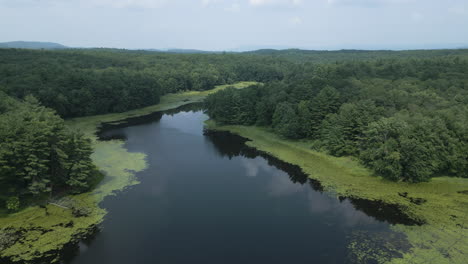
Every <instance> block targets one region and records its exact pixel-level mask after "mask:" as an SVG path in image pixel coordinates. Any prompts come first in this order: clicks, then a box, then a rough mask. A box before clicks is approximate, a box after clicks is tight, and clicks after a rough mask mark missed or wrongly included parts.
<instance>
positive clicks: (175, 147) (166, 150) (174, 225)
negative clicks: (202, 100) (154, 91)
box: [71, 109, 392, 264]
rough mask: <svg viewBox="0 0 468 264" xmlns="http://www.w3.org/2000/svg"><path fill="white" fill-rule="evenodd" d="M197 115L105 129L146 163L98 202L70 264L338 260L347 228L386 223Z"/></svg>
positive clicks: (375, 228) (374, 229)
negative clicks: (208, 128)
mask: <svg viewBox="0 0 468 264" xmlns="http://www.w3.org/2000/svg"><path fill="white" fill-rule="evenodd" d="M207 118H208V117H207V116H206V115H205V114H204V113H203V112H202V111H197V110H195V111H189V110H184V109H180V110H178V112H177V111H175V112H174V111H173V112H171V113H165V114H153V115H151V116H149V117H146V118H143V119H140V120H136V121H135V120H134V122H133V123H132V122H131V124H129V125H128V126H127V127H120V128H113V129H106V131H105V132H104V133H103V134H102V136H104V137H108V138H116V137H117V138H125V139H126V147H127V148H128V149H129V151H131V152H142V153H145V154H146V155H147V161H148V164H149V166H148V168H147V169H146V170H145V171H143V172H140V173H138V174H137V177H138V179H139V180H140V181H141V184H139V185H136V186H133V187H130V188H129V189H128V190H126V191H124V192H121V193H119V194H118V195H117V196H113V197H109V198H107V199H106V200H105V201H104V202H103V203H102V206H103V207H104V208H106V209H107V210H108V211H109V214H108V215H107V217H106V218H105V221H104V223H103V224H102V230H101V231H100V232H99V233H97V234H96V235H95V237H94V238H93V239H92V240H90V241H88V242H83V243H81V244H80V249H79V251H78V252H77V255H76V256H75V257H74V258H73V259H72V260H71V263H72V264H131V263H138V264H146V263H148V264H150V263H151V264H158V263H160V264H172V263H174V264H175V263H177V264H179V263H203V264H211V263H213V264H221V263H223V264H229V263H233V264H234V263H236V264H238V263H243V264H247V263H252V264H261V263H268V264H272V263H291V264H295V263H347V262H348V260H349V259H348V257H347V256H348V255H349V251H348V249H347V246H348V245H349V242H350V241H349V240H350V237H351V234H353V232H356V231H359V232H365V233H366V234H372V233H379V234H381V233H382V232H390V231H389V222H392V220H391V219H387V220H386V218H385V217H384V216H382V215H379V214H375V215H374V216H370V215H373V214H372V211H373V209H372V206H371V207H370V209H369V207H368V206H367V205H366V204H362V203H359V201H354V202H353V201H351V200H349V199H337V198H336V197H334V196H332V195H330V194H326V193H323V192H321V188H320V185H319V184H317V183H315V182H313V181H310V180H309V179H307V177H306V176H305V175H303V174H302V173H301V172H300V170H298V168H297V167H294V166H290V165H288V164H284V163H282V162H280V161H278V160H275V159H272V158H268V157H265V156H262V155H260V154H259V153H257V152H256V151H254V150H252V149H249V148H247V147H246V146H245V145H244V143H243V142H244V140H243V139H241V138H240V137H237V136H233V135H229V134H226V133H214V134H208V135H205V134H204V133H203V122H204V121H205V120H206V119H207ZM359 207H361V208H360V209H359V210H358V209H356V208H359Z"/></svg>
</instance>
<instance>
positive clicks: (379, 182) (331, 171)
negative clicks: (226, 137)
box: [206, 120, 468, 264]
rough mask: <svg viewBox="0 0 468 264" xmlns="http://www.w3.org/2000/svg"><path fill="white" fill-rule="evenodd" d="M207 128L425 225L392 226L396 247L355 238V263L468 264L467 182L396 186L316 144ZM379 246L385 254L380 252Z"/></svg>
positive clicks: (248, 130) (330, 187) (258, 131)
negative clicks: (234, 136) (318, 149)
mask: <svg viewBox="0 0 468 264" xmlns="http://www.w3.org/2000/svg"><path fill="white" fill-rule="evenodd" d="M206 127H207V128H208V129H214V130H224V131H229V132H231V133H234V134H238V135H240V136H242V137H245V138H248V139H249V140H250V141H248V142H247V145H249V146H251V147H254V148H256V149H258V150H260V151H263V152H266V153H268V154H270V155H272V156H275V157H277V158H279V159H281V160H283V161H285V162H288V163H291V164H294V165H298V166H299V167H301V168H302V170H303V171H304V172H305V173H306V174H308V175H309V177H310V178H312V179H315V180H318V181H320V183H321V185H322V186H323V187H324V189H325V190H326V191H328V192H331V193H333V194H335V195H337V196H345V197H352V198H358V199H366V200H371V201H379V202H381V203H384V204H389V205H394V206H396V207H398V208H399V210H401V211H402V213H404V214H405V215H407V216H408V217H410V218H411V219H413V220H415V221H417V222H419V223H423V224H422V225H411V226H408V225H401V224H396V225H392V226H391V229H393V230H394V231H396V233H397V234H401V237H400V238H399V239H397V240H394V241H390V240H389V238H388V234H383V235H382V237H369V236H365V234H355V235H356V236H355V238H352V239H351V241H353V242H351V244H350V245H349V249H350V251H351V252H352V255H353V258H355V262H356V263H395V264H397V263H398V264H400V263H409V264H411V263H415V264H416V263H420V264H426V263H433V264H445V263H447V264H449V263H455V264H464V263H468V179H463V178H453V177H438V178H433V179H432V180H431V181H430V182H426V183H418V184H410V183H402V182H391V181H388V180H385V179H382V178H381V177H376V176H374V175H372V174H371V173H370V171H368V170H367V169H365V168H363V167H362V166H360V164H359V163H358V161H357V160H355V159H352V158H349V157H342V158H336V157H331V156H328V155H325V154H323V153H320V152H316V151H313V150H312V149H311V142H307V141H292V140H284V139H282V138H280V137H278V136H277V135H275V134H273V133H272V132H270V131H268V130H267V129H263V128H259V127H246V126H217V125H216V124H215V122H213V121H212V120H209V121H207V122H206ZM379 242H381V244H383V247H384V249H382V248H377V247H376V244H377V243H379ZM398 243H400V244H403V245H400V246H398ZM385 247H386V248H385ZM388 252H393V253H394V254H388Z"/></svg>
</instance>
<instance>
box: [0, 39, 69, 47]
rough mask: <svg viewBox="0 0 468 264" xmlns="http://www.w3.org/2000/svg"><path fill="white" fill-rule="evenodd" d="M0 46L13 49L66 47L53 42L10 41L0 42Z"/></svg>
mask: <svg viewBox="0 0 468 264" xmlns="http://www.w3.org/2000/svg"><path fill="white" fill-rule="evenodd" d="M0 48H15V49H66V48H68V47H67V46H64V45H62V44H58V43H53V42H37V41H11V42H3V43H0Z"/></svg>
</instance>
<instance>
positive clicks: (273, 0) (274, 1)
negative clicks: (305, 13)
mask: <svg viewBox="0 0 468 264" xmlns="http://www.w3.org/2000/svg"><path fill="white" fill-rule="evenodd" d="M301 3H302V0H249V4H250V5H252V6H265V5H294V6H297V5H300V4H301Z"/></svg>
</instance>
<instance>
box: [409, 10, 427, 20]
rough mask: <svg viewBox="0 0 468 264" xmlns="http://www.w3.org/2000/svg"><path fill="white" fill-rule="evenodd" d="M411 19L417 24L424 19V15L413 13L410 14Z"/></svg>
mask: <svg viewBox="0 0 468 264" xmlns="http://www.w3.org/2000/svg"><path fill="white" fill-rule="evenodd" d="M411 19H413V20H414V21H416V22H419V21H421V20H423V19H424V15H423V14H421V13H418V12H414V13H412V14H411Z"/></svg>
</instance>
